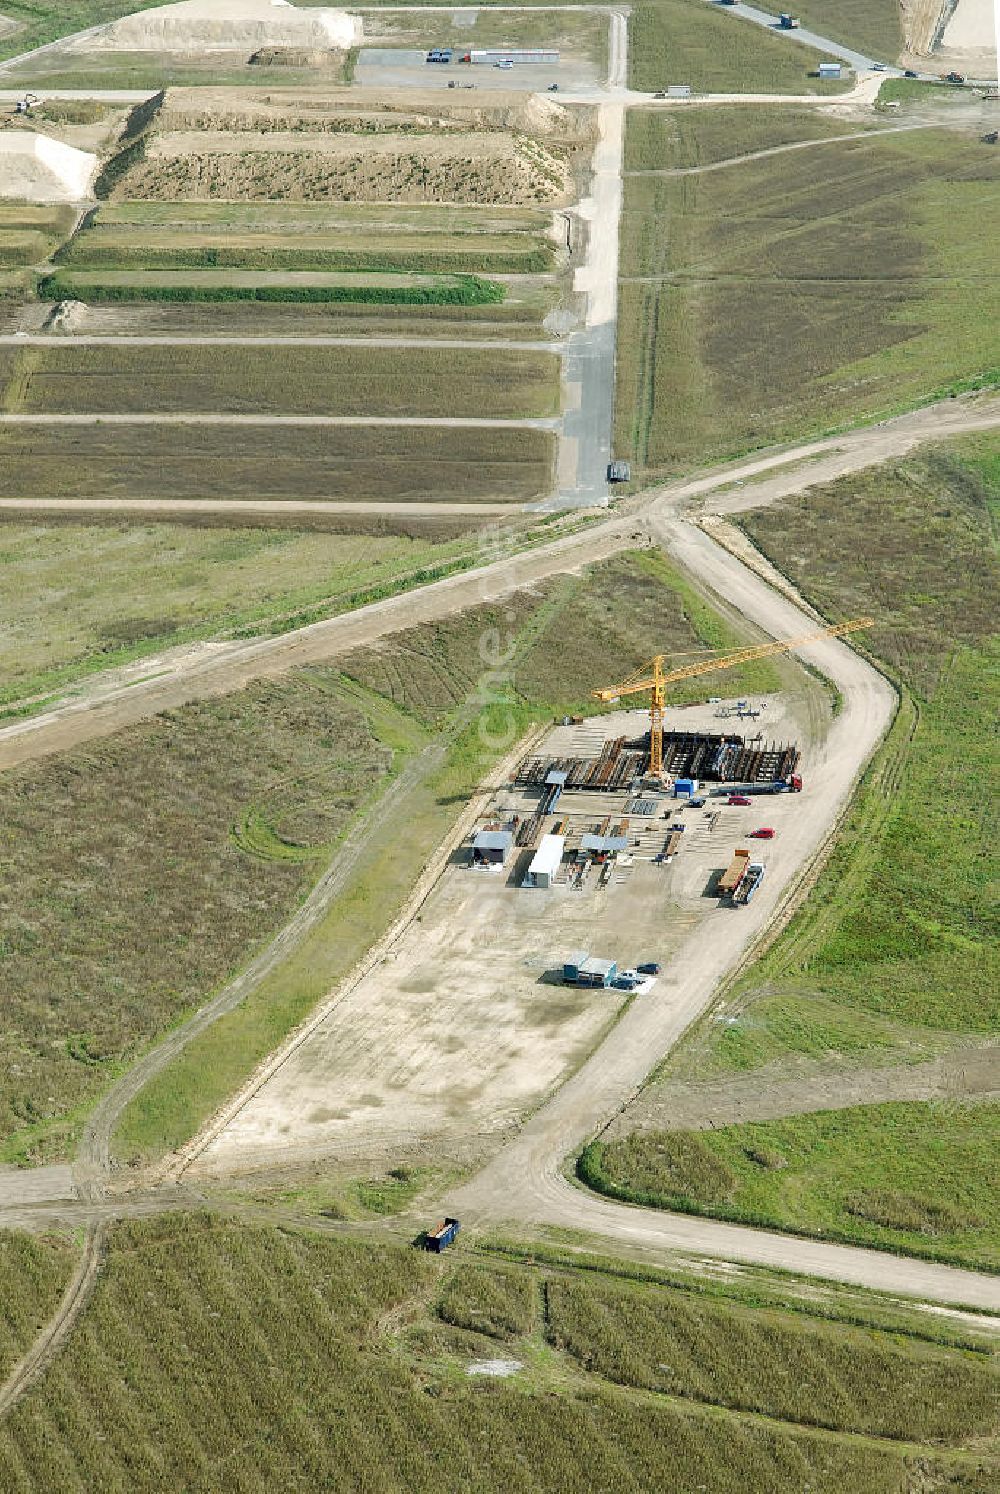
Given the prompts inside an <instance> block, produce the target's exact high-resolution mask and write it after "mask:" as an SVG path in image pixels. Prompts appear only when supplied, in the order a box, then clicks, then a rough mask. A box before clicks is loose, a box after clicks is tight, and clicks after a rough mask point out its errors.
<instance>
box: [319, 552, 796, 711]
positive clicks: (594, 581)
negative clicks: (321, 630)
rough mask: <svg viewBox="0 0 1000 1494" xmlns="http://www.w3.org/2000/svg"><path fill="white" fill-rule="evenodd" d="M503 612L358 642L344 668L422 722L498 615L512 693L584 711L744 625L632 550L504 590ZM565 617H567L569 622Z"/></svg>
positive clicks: (746, 684)
mask: <svg viewBox="0 0 1000 1494" xmlns="http://www.w3.org/2000/svg"><path fill="white" fill-rule="evenodd" d="M508 606H509V607H510V609H511V614H512V615H510V616H504V617H502V618H495V617H494V614H493V612H492V610H491V609H478V610H475V611H470V612H467V613H462V614H461V615H460V616H459V617H458V618H449V619H447V620H446V621H444V622H440V623H430V624H427V625H425V626H424V627H420V628H414V629H411V630H408V631H406V632H404V633H400V634H396V635H394V636H393V637H392V638H391V639H387V640H386V641H385V642H384V643H381V644H378V645H376V646H374V647H372V648H369V649H363V650H359V651H358V652H357V653H355V654H351V655H349V656H348V657H347V658H346V659H345V661H344V668H345V670H346V671H347V672H348V673H349V674H352V675H353V676H354V677H355V678H357V679H358V680H360V681H361V682H362V683H363V684H364V685H365V686H367V687H368V688H369V689H372V690H377V691H378V692H379V693H381V694H385V695H387V696H388V697H389V699H390V700H392V701H393V702H394V703H395V704H396V705H399V706H403V707H405V708H406V709H408V710H413V711H416V712H417V713H418V714H419V715H421V716H423V717H425V718H426V719H428V720H433V719H435V718H437V717H439V716H440V715H441V714H443V713H444V714H446V713H447V712H448V711H450V710H452V709H453V708H454V706H455V705H456V704H457V703H458V701H460V700H462V699H464V698H465V697H466V694H467V692H468V691H469V689H470V688H472V686H473V684H474V682H475V680H476V679H478V678H479V676H480V675H481V674H482V671H483V661H482V658H481V656H480V653H479V645H480V639H481V637H482V634H483V629H484V628H486V627H492V626H497V624H499V628H498V632H499V649H500V652H501V653H502V654H503V655H506V654H507V653H508V652H511V653H512V659H511V669H510V677H511V696H512V698H517V699H519V700H521V701H522V702H523V703H524V704H526V705H528V706H531V707H541V708H544V709H545V710H554V711H556V712H557V713H561V712H564V711H567V710H570V709H572V710H574V711H576V710H582V711H586V712H588V713H590V714H592V713H593V712H594V710H595V708H596V707H595V702H594V700H593V698H592V696H591V691H593V690H594V689H595V688H597V686H599V685H600V684H602V683H604V682H606V681H607V680H609V679H624V678H625V677H626V676H627V675H628V674H630V673H631V672H632V670H634V669H636V668H638V666H639V665H640V664H642V663H643V662H644V661H645V660H647V659H648V658H649V657H650V656H651V655H652V654H654V653H663V652H666V653H667V654H669V653H670V652H671V651H672V650H676V651H677V652H678V654H684V653H686V652H689V651H690V650H691V649H692V648H698V647H699V646H700V647H703V648H707V649H713V650H714V649H725V648H730V647H738V646H739V644H740V641H741V639H740V634H739V633H738V632H737V631H736V629H735V628H734V627H733V625H731V624H730V623H728V622H727V621H726V620H725V619H723V618H722V617H721V616H720V615H719V613H718V612H717V611H716V610H715V609H714V608H713V607H712V606H710V605H709V604H708V603H707V602H706V601H705V600H704V598H702V597H701V595H700V594H699V593H698V592H697V591H696V590H695V589H694V588H693V587H692V586H691V585H690V583H689V582H687V581H686V580H685V579H684V578H683V577H682V576H681V575H680V574H679V573H678V572H677V571H676V570H675V569H674V568H673V566H671V565H670V564H669V562H668V561H666V560H665V559H664V558H663V556H661V555H659V554H655V553H653V552H651V551H650V552H646V551H634V552H627V553H625V554H623V555H619V556H616V557H615V558H614V559H612V560H607V561H602V562H601V563H600V564H598V565H595V566H591V567H589V568H588V570H587V572H586V574H585V575H583V576H579V577H576V576H565V577H559V578H558V580H555V581H549V582H547V583H546V584H545V585H544V586H543V587H541V588H539V590H538V591H537V592H535V593H521V594H519V595H518V596H517V597H514V598H511V599H509V602H508ZM570 618H572V626H567V623H568V619H570ZM737 676H738V682H737V683H734V686H733V688H734V689H741V690H745V691H746V692H747V693H751V694H758V693H762V694H766V693H767V692H769V691H773V690H775V689H776V688H778V685H779V683H780V680H779V677H778V675H777V674H776V673H775V671H774V666H773V665H771V664H770V663H769V662H767V661H760V662H759V663H756V664H753V663H752V664H750V665H746V666H743V667H742V669H741V670H740V671H733V677H734V679H736V677H737ZM674 698H675V699H676V700H678V701H685V700H701V699H704V683H703V682H700V681H691V682H689V683H687V684H685V683H684V682H681V683H680V684H679V685H678V686H677V687H676V694H675V697H674Z"/></svg>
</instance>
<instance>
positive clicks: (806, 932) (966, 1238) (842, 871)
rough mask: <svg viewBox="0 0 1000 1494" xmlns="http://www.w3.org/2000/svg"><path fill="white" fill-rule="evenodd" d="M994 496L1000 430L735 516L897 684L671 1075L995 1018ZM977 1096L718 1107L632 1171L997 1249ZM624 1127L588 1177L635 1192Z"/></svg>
mask: <svg viewBox="0 0 1000 1494" xmlns="http://www.w3.org/2000/svg"><path fill="white" fill-rule="evenodd" d="M998 498H1000V442H998V440H997V438H996V437H979V438H976V439H975V440H972V441H969V442H963V443H959V444H956V445H955V446H953V447H952V448H950V449H946V450H942V451H939V452H930V453H924V454H923V455H920V456H914V457H910V458H907V459H906V460H904V461H902V462H899V463H896V464H894V465H893V466H892V467H890V468H889V469H887V470H886V469H883V470H877V471H874V472H872V473H869V474H861V475H859V476H858V477H855V478H850V479H844V480H842V481H841V482H839V483H836V484H832V485H830V486H828V487H825V488H824V487H821V488H817V489H813V490H812V491H811V492H810V493H808V494H806V495H804V496H803V497H802V498H799V499H790V500H786V501H785V502H784V503H782V504H779V505H775V506H774V508H772V509H768V510H766V511H761V512H760V513H757V514H752V515H749V516H747V517H746V518H745V519H744V523H745V526H746V528H747V529H748V531H749V532H750V534H751V536H752V538H753V539H754V540H755V541H756V542H757V543H758V544H759V545H760V547H761V548H762V549H763V550H764V551H765V553H766V554H767V555H768V556H769V557H770V558H771V559H772V560H773V561H774V562H775V563H776V564H777V565H779V566H780V567H781V568H782V569H783V570H785V571H786V572H787V573H788V574H789V575H790V576H791V577H792V579H793V580H794V581H795V582H796V584H797V585H799V586H800V587H801V588H802V589H803V590H804V591H805V592H806V593H807V594H808V595H809V597H810V599H811V600H812V601H813V602H815V604H816V605H817V606H818V607H819V608H820V609H821V610H823V611H824V612H826V611H829V612H830V613H831V615H832V614H837V615H839V613H840V611H841V610H842V609H848V610H849V609H850V608H852V607H858V606H860V607H863V608H865V609H868V610H871V611H874V612H875V613H876V614H877V615H878V616H879V618H880V626H879V628H878V629H877V630H875V631H873V633H872V635H871V643H872V646H873V648H874V649H875V650H876V651H877V652H878V653H879V654H881V655H882V656H883V657H884V658H886V659H887V660H889V661H890V664H891V666H892V667H893V669H894V670H895V672H896V673H897V674H898V676H899V677H900V678H901V679H902V680H903V681H904V682H905V684H906V685H907V686H908V687H909V692H908V693H907V695H906V696H905V697H904V707H903V710H902V711H901V714H900V717H899V719H898V721H897V723H896V726H895V727H894V729H893V732H892V733H891V735H890V737H889V739H888V741H887V743H886V745H885V747H884V748H883V750H882V752H881V753H880V755H879V756H878V758H877V759H876V761H875V763H874V764H873V766H872V769H871V770H870V772H869V774H868V775H867V777H866V780H865V782H864V784H863V786H862V789H861V791H860V794H859V796H858V798H857V800H856V803H855V806H854V808H853V810H852V812H851V814H850V815H849V817H848V820H847V823H846V825H845V828H844V831H843V834H842V836H841V838H840V841H839V843H838V846H837V849H836V850H835V852H834V855H833V857H832V859H831V862H830V864H829V866H828V868H827V870H826V871H825V873H824V874H823V876H822V878H821V879H820V883H819V885H818V887H817V889H816V891H815V893H814V894H813V897H812V898H811V899H810V900H809V902H808V903H807V904H806V906H805V908H804V909H803V910H802V911H801V912H800V913H799V914H798V915H797V916H796V918H795V919H793V921H792V923H791V924H790V926H789V928H788V930H787V932H786V933H785V934H784V935H782V937H781V938H780V939H779V940H778V942H777V943H776V944H775V945H774V947H773V948H772V949H771V950H770V951H769V952H768V953H767V954H765V955H764V957H763V958H762V959H761V960H760V961H759V962H758V963H757V965H756V966H755V967H754V968H753V969H752V970H751V971H750V972H749V973H748V974H747V975H746V976H745V977H743V979H742V980H741V981H740V982H739V984H738V985H737V987H736V989H735V991H733V992H732V993H729V995H728V996H727V1010H729V1011H731V1012H732V1013H734V1014H735V1015H734V1019H733V1020H731V1021H730V1022H727V1023H725V1024H719V1023H717V1022H714V1021H712V1020H711V1019H707V1020H706V1021H705V1022H703V1023H701V1024H700V1025H699V1027H698V1028H696V1029H695V1031H694V1033H693V1034H692V1035H691V1036H690V1037H689V1038H688V1039H687V1040H686V1042H685V1044H684V1045H682V1047H681V1049H680V1050H679V1051H678V1053H677V1054H676V1055H674V1056H673V1057H672V1058H671V1060H670V1061H669V1063H668V1065H667V1066H666V1068H665V1071H664V1072H665V1074H666V1075H667V1076H668V1077H674V1076H676V1077H686V1078H694V1079H697V1078H700V1077H708V1076H710V1075H715V1076H716V1077H719V1076H720V1075H722V1074H724V1073H725V1072H727V1071H733V1070H736V1071H748V1070H753V1069H756V1068H759V1067H761V1066H762V1065H764V1064H768V1063H770V1064H774V1065H779V1066H780V1065H781V1063H782V1062H783V1061H785V1060H789V1061H790V1062H791V1064H792V1066H793V1067H794V1065H795V1063H796V1062H801V1061H802V1060H803V1059H816V1060H826V1061H832V1062H834V1063H844V1062H854V1063H859V1062H865V1061H868V1060H874V1061H875V1062H877V1063H884V1062H892V1061H908V1060H911V1059H913V1058H919V1057H922V1056H929V1055H931V1054H933V1052H934V1051H935V1048H936V1046H938V1045H939V1041H940V1039H941V1038H942V1037H945V1036H947V1035H948V1034H952V1033H954V1034H959V1033H968V1034H970V1035H971V1036H972V1037H975V1036H977V1035H978V1036H980V1037H982V1036H985V1035H987V1034H989V1033H991V1032H994V1031H995V1030H996V1023H997V1017H998V1010H997V1003H996V996H997V991H998V990H1000V971H998V965H997V956H996V950H997V943H996V937H995V934H996V913H995V907H994V899H993V896H992V893H991V886H992V879H993V877H994V876H995V852H994V847H995V845H996V842H997V837H998V825H997V819H996V802H997V798H996V795H995V793H994V794H991V793H990V789H989V785H990V784H991V782H993V781H994V780H995V758H994V755H993V753H992V748H991V731H992V723H993V722H995V720H996V715H997V691H996V679H997V672H996V667H995V665H996V649H995V644H994V643H991V638H990V635H991V634H992V632H993V629H994V617H993V612H992V601H991V599H992V597H993V596H994V595H995V591H996V578H997V563H996V559H995V554H994V550H993V545H992V537H991V525H990V516H989V510H990V508H991V506H995V505H996V503H997V500H998ZM845 509H846V510H847V520H846V521H845ZM991 1114H992V1112H990V1111H989V1110H987V1109H986V1108H983V1109H979V1110H977V1109H971V1110H968V1109H964V1108H962V1107H961V1106H953V1105H947V1104H943V1103H942V1104H932V1103H926V1104H913V1105H901V1104H893V1105H886V1106H861V1107H857V1108H856V1109H853V1110H847V1111H844V1112H834V1113H832V1114H829V1115H813V1116H805V1117H792V1118H790V1119H788V1120H786V1121H775V1122H768V1123H761V1124H757V1125H748V1126H743V1127H730V1128H727V1129H725V1130H722V1131H717V1132H713V1133H712V1134H711V1135H709V1136H704V1137H702V1136H700V1135H699V1136H698V1137H696V1138H693V1139H692V1140H691V1141H690V1142H688V1143H685V1146H686V1147H687V1148H688V1150H689V1151H690V1152H691V1155H692V1156H693V1158H694V1163H693V1164H692V1167H691V1168H686V1169H685V1168H682V1173H681V1175H682V1176H683V1177H684V1179H685V1182H684V1185H683V1187H679V1185H677V1184H676V1180H675V1181H673V1182H672V1181H671V1177H672V1169H673V1167H674V1165H675V1164H674V1162H673V1161H671V1159H670V1158H669V1157H667V1156H666V1155H664V1157H661V1159H660V1161H659V1163H657V1162H656V1161H655V1159H653V1158H651V1157H650V1156H647V1157H646V1158H645V1160H644V1162H643V1165H642V1178H643V1182H642V1183H641V1185H640V1183H639V1182H638V1181H636V1182H635V1184H634V1186H635V1187H636V1188H638V1189H639V1191H641V1192H644V1193H650V1194H655V1193H657V1192H658V1193H659V1194H660V1196H661V1197H666V1196H668V1195H669V1196H670V1197H672V1198H674V1199H676V1198H678V1197H680V1196H684V1197H687V1198H688V1200H689V1201H690V1202H692V1203H694V1204H698V1203H702V1204H705V1205H709V1206H713V1207H719V1208H721V1209H723V1211H725V1212H728V1213H733V1212H735V1213H737V1214H739V1215H750V1216H752V1217H767V1218H768V1219H771V1220H773V1221H775V1222H777V1223H780V1224H786V1225H788V1226H790V1227H795V1228H807V1229H818V1230H823V1231H826V1232H828V1233H836V1234H838V1235H840V1236H842V1237H846V1238H851V1239H857V1240H863V1241H866V1242H871V1243H878V1244H882V1245H886V1246H892V1247H896V1248H900V1249H906V1250H912V1251H916V1252H918V1253H930V1254H938V1255H946V1256H948V1257H949V1258H952V1259H966V1260H972V1261H979V1262H983V1261H985V1262H989V1263H996V1264H1000V1250H998V1245H997V1241H998V1238H1000V1229H998V1226H1000V1220H998V1219H997V1217H996V1216H995V1212H994V1209H993V1206H992V1205H990V1203H989V1200H988V1197H987V1194H988V1191H989V1189H990V1187H992V1183H991V1180H990V1179H989V1177H988V1176H985V1177H984V1174H983V1173H982V1171H981V1168H980V1165H979V1163H978V1161H977V1152H978V1153H979V1154H980V1155H981V1154H982V1151H983V1146H982V1136H983V1135H984V1134H985V1132H986V1128H987V1126H988V1125H989V1124H990V1117H991ZM977 1135H978V1136H979V1141H978V1142H977V1141H976V1136H977ZM657 1144H659V1142H657ZM668 1144H669V1138H667V1139H666V1141H664V1142H663V1145H665V1146H667V1145H668ZM635 1145H638V1143H636V1142H626V1143H623V1147H622V1149H621V1150H620V1152H619V1154H618V1161H617V1163H616V1162H615V1154H613V1153H612V1155H611V1156H610V1158H608V1159H607V1160H606V1161H605V1160H602V1159H601V1157H600V1156H599V1155H598V1154H595V1155H593V1156H592V1158H591V1166H592V1168H593V1169H594V1170H595V1180H597V1181H600V1179H599V1177H598V1176H597V1175H598V1174H600V1173H603V1174H605V1175H606V1177H607V1179H608V1180H609V1181H610V1182H611V1183H612V1184H613V1185H614V1186H616V1187H624V1188H625V1190H626V1191H628V1190H629V1188H630V1187H631V1186H632V1185H630V1184H628V1183H627V1182H625V1178H626V1174H627V1170H628V1167H629V1166H630V1165H631V1163H630V1162H629V1160H628V1155H627V1154H628V1148H629V1146H635ZM747 1149H749V1150H750V1151H753V1152H755V1153H758V1154H760V1156H761V1157H763V1158H764V1159H765V1160H764V1162H763V1163H761V1162H760V1161H754V1159H753V1158H751V1157H748V1155H747ZM987 1150H988V1148H987ZM772 1153H773V1154H774V1157H775V1159H776V1160H775V1164H774V1165H773V1166H772V1165H771V1164H770V1163H769V1161H768V1160H767V1159H768V1157H769V1156H770V1154H772ZM712 1156H715V1157H717V1158H718V1159H720V1160H721V1163H722V1167H721V1170H720V1169H719V1168H716V1167H714V1166H713V1165H712V1162H711V1157H712ZM782 1159H785V1160H786V1161H787V1162H788V1164H789V1165H788V1166H785V1163H784V1161H783V1160H782ZM623 1168H624V1169H625V1170H624V1171H622V1169H623ZM657 1176H659V1183H658V1184H657V1182H656V1178H657ZM685 1190H689V1191H685Z"/></svg>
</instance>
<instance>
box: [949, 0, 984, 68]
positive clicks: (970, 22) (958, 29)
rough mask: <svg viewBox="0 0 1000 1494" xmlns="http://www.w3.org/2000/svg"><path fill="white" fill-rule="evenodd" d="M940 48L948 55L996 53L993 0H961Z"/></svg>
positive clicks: (979, 55)
mask: <svg viewBox="0 0 1000 1494" xmlns="http://www.w3.org/2000/svg"><path fill="white" fill-rule="evenodd" d="M941 49H942V51H943V52H946V53H948V54H949V55H958V54H964V55H967V56H969V57H970V58H973V57H974V58H986V57H989V56H991V55H992V56H993V57H994V58H995V57H996V22H995V20H994V14H993V0H958V4H957V5H956V7H955V10H954V12H953V14H952V16H951V19H950V20H949V22H948V24H947V25H946V26H945V28H944V35H943V36H942V38H941Z"/></svg>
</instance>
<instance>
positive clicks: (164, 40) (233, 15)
mask: <svg viewBox="0 0 1000 1494" xmlns="http://www.w3.org/2000/svg"><path fill="white" fill-rule="evenodd" d="M361 37H362V23H361V18H360V17H359V16H352V15H348V13H347V12H346V11H343V10H326V9H317V10H297V9H296V7H295V6H294V5H290V4H289V3H288V0H181V3H180V4H179V5H161V6H157V7H156V9H155V10H144V11H140V12H139V13H138V14H137V15H131V16H124V17H123V18H122V19H121V20H120V21H113V22H112V23H111V24H110V25H109V26H106V27H105V28H104V30H103V31H101V32H99V33H98V35H97V36H95V37H92V38H90V39H89V40H88V42H87V48H88V50H94V49H96V48H105V49H107V50H109V51H115V52H182V53H183V52H188V53H190V52H245V53H250V52H255V51H258V50H259V49H260V48H261V47H300V48H304V49H306V50H310V51H327V50H329V49H331V48H335V49H339V50H340V51H346V50H347V49H348V48H350V47H355V46H358V45H359V43H360V41H361Z"/></svg>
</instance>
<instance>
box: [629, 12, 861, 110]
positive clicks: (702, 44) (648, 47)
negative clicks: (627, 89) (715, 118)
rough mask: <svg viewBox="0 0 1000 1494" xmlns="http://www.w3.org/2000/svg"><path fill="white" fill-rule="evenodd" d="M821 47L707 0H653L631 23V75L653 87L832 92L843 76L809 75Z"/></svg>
mask: <svg viewBox="0 0 1000 1494" xmlns="http://www.w3.org/2000/svg"><path fill="white" fill-rule="evenodd" d="M821 60H822V53H820V52H815V51H813V49H812V48H811V47H804V46H801V45H798V44H790V43H789V42H788V41H787V40H785V39H784V38H782V37H779V36H771V35H769V34H768V32H767V31H766V30H764V28H763V27H761V26H755V25H754V24H753V23H752V22H750V21H744V20H742V19H740V18H739V17H738V16H727V15H722V14H720V12H719V11H718V10H715V9H713V8H711V7H709V6H707V5H706V4H705V3H704V0H653V3H651V4H644V5H639V6H637V7H636V8H635V9H634V10H633V11H632V17H631V21H630V24H629V82H630V84H631V86H632V87H633V88H639V89H649V90H655V89H658V88H665V87H666V86H667V84H668V83H690V85H691V87H692V88H695V89H698V90H700V91H703V92H711V93H830V92H834V93H836V92H839V91H840V90H841V89H842V88H843V87H844V86H845V85H844V84H842V83H833V84H829V83H820V81H819V79H818V78H810V77H809V73H810V72H815V71H816V69H817V67H818V65H819V63H820V61H821Z"/></svg>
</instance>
